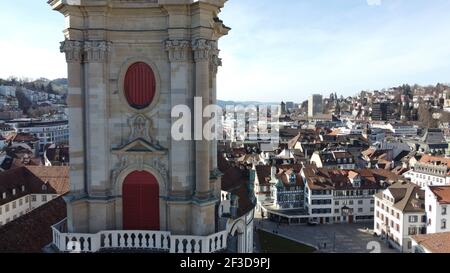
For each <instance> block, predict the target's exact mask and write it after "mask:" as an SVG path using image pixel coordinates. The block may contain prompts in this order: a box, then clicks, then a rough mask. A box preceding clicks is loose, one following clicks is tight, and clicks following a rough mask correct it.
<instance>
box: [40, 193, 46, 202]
mask: <svg viewBox="0 0 450 273" xmlns="http://www.w3.org/2000/svg"><path fill="white" fill-rule="evenodd" d="M41 199H42V202H47V195H45V194H44V195H42V197H41Z"/></svg>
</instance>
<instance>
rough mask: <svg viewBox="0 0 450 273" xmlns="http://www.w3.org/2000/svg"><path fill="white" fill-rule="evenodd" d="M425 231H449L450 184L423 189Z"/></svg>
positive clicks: (429, 232)
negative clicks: (425, 219)
mask: <svg viewBox="0 0 450 273" xmlns="http://www.w3.org/2000/svg"><path fill="white" fill-rule="evenodd" d="M425 209H426V214H427V233H428V234H431V233H442V232H450V186H430V187H426V189H425Z"/></svg>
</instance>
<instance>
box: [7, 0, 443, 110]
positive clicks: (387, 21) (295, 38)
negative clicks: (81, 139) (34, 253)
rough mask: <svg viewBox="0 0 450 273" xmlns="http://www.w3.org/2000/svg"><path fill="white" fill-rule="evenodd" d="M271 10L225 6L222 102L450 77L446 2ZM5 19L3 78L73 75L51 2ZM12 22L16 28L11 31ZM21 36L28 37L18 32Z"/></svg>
mask: <svg viewBox="0 0 450 273" xmlns="http://www.w3.org/2000/svg"><path fill="white" fill-rule="evenodd" d="M268 5H272V6H273V4H272V2H270V1H266V0H263V1H254V0H243V1H228V2H227V8H226V9H224V10H223V12H222V18H223V20H224V21H225V22H230V23H228V24H229V26H230V27H231V28H232V30H231V32H230V33H232V34H233V35H229V36H227V37H224V39H223V40H222V41H221V44H220V46H221V50H222V58H223V67H221V68H220V69H219V74H218V98H219V99H221V100H235V101H248V100H251V101H255V100H256V101H261V102H275V101H278V100H279V97H280V96H281V97H283V98H284V100H287V101H296V102H300V101H304V100H306V99H307V98H308V96H309V95H311V94H315V93H321V94H323V95H325V96H327V95H328V94H329V93H331V92H337V93H338V94H342V95H344V96H353V95H356V94H357V92H359V91H361V90H377V89H382V88H389V87H394V86H398V85H402V84H410V85H413V84H416V83H417V84H421V85H435V84H437V83H439V82H441V83H446V82H449V81H450V79H449V78H448V75H449V74H450V64H448V63H447V62H445V60H446V59H448V57H450V52H449V51H448V50H447V48H446V44H449V43H450V41H449V39H450V38H448V37H447V36H445V35H441V34H442V33H443V32H444V31H445V26H448V25H449V23H450V22H449V20H450V19H448V18H447V16H445V14H444V13H445V11H446V10H448V8H450V4H449V3H448V1H434V2H433V5H427V3H426V1H421V0H415V1H400V0H395V1H381V2H380V3H372V2H371V1H366V0H350V1H345V2H344V3H342V1H341V2H339V4H338V3H337V2H336V1H313V2H311V1H283V4H282V5H278V6H273V7H272V8H271V9H267V6H268ZM0 14H1V16H0V31H1V32H2V33H3V35H2V37H1V38H0V49H1V50H0V58H1V59H2V63H3V64H4V65H3V66H2V67H1V68H0V77H1V78H7V77H8V76H18V77H30V78H39V77H46V78H50V79H54V78H61V77H67V74H66V65H65V62H64V56H63V54H58V51H59V48H58V47H59V42H60V41H62V39H63V35H62V32H61V30H60V29H59V26H60V25H62V24H63V23H64V19H63V18H61V17H59V16H58V15H57V14H55V13H52V12H51V11H49V10H48V8H47V4H46V3H45V1H42V2H34V3H28V1H24V0H19V1H15V2H14V4H8V3H6V4H4V5H3V7H2V11H0ZM244 14H252V16H247V15H244ZM269 16H270V18H271V21H270V22H271V23H270V24H266V23H265V20H266V18H268V17H269ZM411 18H414V20H410V19H411ZM19 19H20V20H19ZM12 23H13V24H14V25H15V28H14V30H12V29H10V28H8V27H7V26H8V25H10V24H12ZM33 28H36V29H39V30H40V31H36V32H33V31H31V30H32V29H33ZM280 29H281V30H280ZM24 31H29V32H30V35H27V36H23V35H20V33H23V32H24ZM250 34H251V35H250ZM42 35H43V38H40V37H41V36H42ZM430 41H436V42H430ZM30 60H31V61H30ZM43 63H45V64H46V65H44V66H43V65H42V64H43ZM262 79H271V80H270V81H269V80H267V81H264V80H262ZM273 90H276V92H273Z"/></svg>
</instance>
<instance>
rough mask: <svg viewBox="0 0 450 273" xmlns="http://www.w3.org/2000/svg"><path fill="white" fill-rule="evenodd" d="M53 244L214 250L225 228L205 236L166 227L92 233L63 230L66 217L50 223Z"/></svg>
mask: <svg viewBox="0 0 450 273" xmlns="http://www.w3.org/2000/svg"><path fill="white" fill-rule="evenodd" d="M52 232H53V242H52V243H53V246H54V247H56V248H57V250H58V251H60V252H75V253H76V252H81V253H86V252H87V253H89V252H98V251H123V252H126V251H154V252H166V253H214V252H220V251H224V250H225V249H226V248H227V237H228V232H227V231H226V230H225V231H221V232H218V233H215V234H212V235H209V236H189V235H172V234H171V233H170V232H168V231H132V230H105V231H100V232H98V233H95V234H83V233H67V219H64V220H62V221H61V222H59V223H57V224H55V225H54V226H52Z"/></svg>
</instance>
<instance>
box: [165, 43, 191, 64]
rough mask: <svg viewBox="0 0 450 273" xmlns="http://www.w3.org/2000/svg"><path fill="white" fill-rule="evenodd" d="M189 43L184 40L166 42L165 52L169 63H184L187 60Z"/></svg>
mask: <svg viewBox="0 0 450 273" xmlns="http://www.w3.org/2000/svg"><path fill="white" fill-rule="evenodd" d="M190 47H191V43H190V42H189V41H186V40H167V41H166V42H165V48H166V51H167V52H168V53H169V60H170V62H184V61H187V60H188V52H189V49H190Z"/></svg>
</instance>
